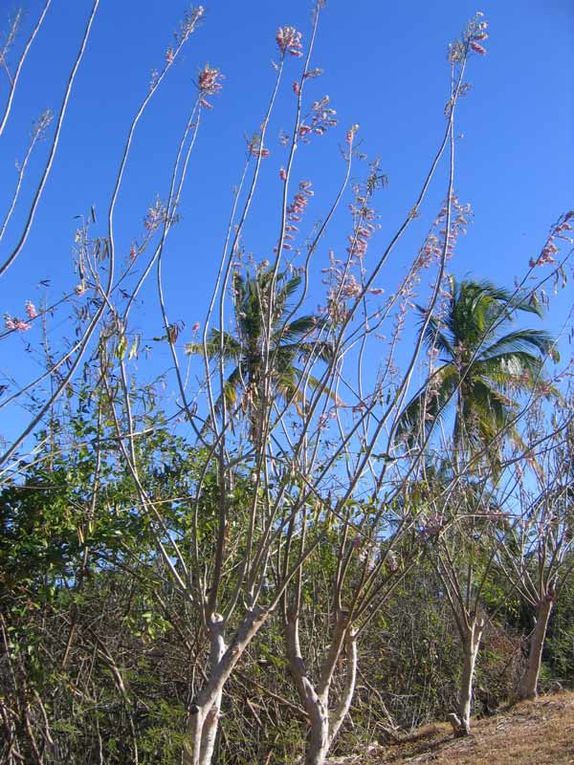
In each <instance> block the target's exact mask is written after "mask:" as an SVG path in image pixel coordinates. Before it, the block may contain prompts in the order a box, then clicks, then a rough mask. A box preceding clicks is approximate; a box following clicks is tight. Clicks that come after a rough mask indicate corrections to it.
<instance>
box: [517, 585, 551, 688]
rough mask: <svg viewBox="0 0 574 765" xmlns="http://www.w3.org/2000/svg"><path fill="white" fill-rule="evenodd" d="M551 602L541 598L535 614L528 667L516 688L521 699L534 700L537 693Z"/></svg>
mask: <svg viewBox="0 0 574 765" xmlns="http://www.w3.org/2000/svg"><path fill="white" fill-rule="evenodd" d="M553 605H554V604H553V601H552V600H551V599H550V598H543V600H542V601H541V602H540V604H539V606H538V610H537V613H536V625H535V627H534V631H533V633H532V635H531V637H530V650H529V652H528V665H527V667H526V671H525V673H524V675H523V676H522V679H521V681H520V683H519V686H518V696H519V698H521V699H534V698H536V696H537V693H538V676H539V675H540V665H541V664H542V651H543V649H544V640H545V638H546V630H547V628H548V622H549V620H550V614H551V612H552V606H553Z"/></svg>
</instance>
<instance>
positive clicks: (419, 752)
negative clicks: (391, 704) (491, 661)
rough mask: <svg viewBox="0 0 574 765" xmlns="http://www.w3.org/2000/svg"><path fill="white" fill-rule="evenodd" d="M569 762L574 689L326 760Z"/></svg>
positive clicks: (345, 764) (477, 764)
mask: <svg viewBox="0 0 574 765" xmlns="http://www.w3.org/2000/svg"><path fill="white" fill-rule="evenodd" d="M387 763H394V765H403V763H404V764H405V765H406V763H409V765H423V764H424V763H436V764H438V763H444V765H567V764H570V765H573V764H574V693H559V694H553V695H551V696H541V697H540V698H539V699H537V700H536V701H533V702H524V703H521V704H517V705H516V706H514V707H512V708H511V709H509V710H505V711H501V712H500V713H499V714H496V715H494V716H492V717H486V718H483V719H481V720H476V721H475V722H474V726H473V733H472V736H470V737H469V738H466V739H460V738H458V739H457V738H454V737H453V735H452V732H451V729H450V726H449V725H448V724H447V723H441V724H437V725H427V726H425V727H424V728H421V729H420V730H418V731H416V732H414V733H413V734H411V735H409V736H406V737H405V738H404V739H403V740H402V741H400V742H397V743H396V744H391V745H386V746H384V747H382V746H381V747H378V746H373V747H372V748H371V750H370V751H369V752H368V753H362V754H357V755H355V756H353V757H344V758H333V759H331V760H329V765H387Z"/></svg>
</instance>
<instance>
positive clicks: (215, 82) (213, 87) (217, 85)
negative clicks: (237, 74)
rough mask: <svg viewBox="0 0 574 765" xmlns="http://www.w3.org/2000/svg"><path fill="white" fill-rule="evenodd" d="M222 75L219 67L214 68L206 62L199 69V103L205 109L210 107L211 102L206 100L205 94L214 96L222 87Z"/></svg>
mask: <svg viewBox="0 0 574 765" xmlns="http://www.w3.org/2000/svg"><path fill="white" fill-rule="evenodd" d="M222 79H223V75H222V74H221V72H220V71H219V69H214V68H213V67H210V66H209V64H206V65H205V66H204V67H203V69H202V70H201V71H200V73H199V76H198V78H197V87H198V88H199V92H200V94H201V98H200V103H201V105H202V106H204V107H206V108H207V109H211V108H212V104H210V103H209V101H208V100H207V96H215V95H217V93H219V91H220V90H221V89H222V88H223V85H222V83H221V80H222Z"/></svg>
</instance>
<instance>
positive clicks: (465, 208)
mask: <svg viewBox="0 0 574 765" xmlns="http://www.w3.org/2000/svg"><path fill="white" fill-rule="evenodd" d="M447 212H448V209H447V204H446V202H445V203H444V204H443V206H442V207H441V209H440V212H439V214H438V215H437V217H436V219H435V220H434V222H433V224H432V226H431V230H430V232H429V234H428V235H427V238H426V239H425V241H424V243H423V246H422V247H421V249H420V250H419V255H418V258H417V260H416V263H415V266H416V268H417V270H418V269H420V268H428V267H429V266H430V265H432V263H433V262H435V261H440V259H441V258H442V254H443V250H444V249H445V237H446V218H447ZM471 217H472V208H471V206H470V205H469V204H461V202H460V201H459V200H458V198H457V197H456V196H455V195H454V194H453V196H452V198H451V221H450V234H449V237H448V242H446V252H445V254H446V257H447V258H451V257H452V256H453V255H454V248H455V246H456V242H457V240H458V237H459V236H460V234H466V229H467V226H468V224H469V222H470V218H471Z"/></svg>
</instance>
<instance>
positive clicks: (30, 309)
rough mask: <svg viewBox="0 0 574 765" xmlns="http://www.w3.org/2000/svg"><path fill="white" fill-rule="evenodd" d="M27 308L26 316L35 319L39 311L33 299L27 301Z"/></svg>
mask: <svg viewBox="0 0 574 765" xmlns="http://www.w3.org/2000/svg"><path fill="white" fill-rule="evenodd" d="M25 310H26V316H27V317H28V318H29V319H35V318H36V317H37V316H38V311H37V310H36V306H35V305H34V303H32V301H31V300H27V301H26V305H25Z"/></svg>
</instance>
